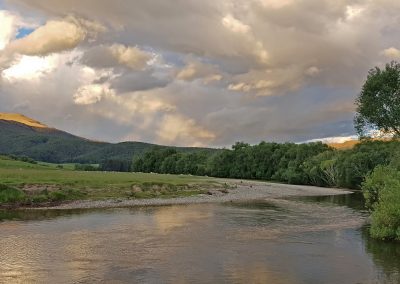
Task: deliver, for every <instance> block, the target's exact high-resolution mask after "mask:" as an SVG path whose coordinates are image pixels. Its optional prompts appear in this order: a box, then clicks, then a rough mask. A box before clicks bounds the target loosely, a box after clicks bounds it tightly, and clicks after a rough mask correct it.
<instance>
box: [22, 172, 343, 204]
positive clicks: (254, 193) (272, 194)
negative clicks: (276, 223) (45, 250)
mask: <svg viewBox="0 0 400 284" xmlns="http://www.w3.org/2000/svg"><path fill="white" fill-rule="evenodd" d="M218 181H220V182H221V184H226V185H227V186H226V188H223V189H221V188H215V189H212V188H211V189H208V190H207V191H206V192H205V193H203V194H198V195H192V196H185V197H176V198H168V197H167V198H145V199H125V198H117V199H105V200H76V201H72V202H65V203H61V204H55V205H50V206H45V207H35V208H31V207H29V209H38V210H43V209H60V210H61V209H92V208H121V207H135V206H160V205H184V204H199V203H223V202H231V201H251V200H261V199H281V198H285V197H291V196H327V195H339V194H350V193H351V191H348V190H344V189H334V188H322V187H313V186H303V185H289V184H277V183H268V182H259V181H244V180H232V179H219V180H218Z"/></svg>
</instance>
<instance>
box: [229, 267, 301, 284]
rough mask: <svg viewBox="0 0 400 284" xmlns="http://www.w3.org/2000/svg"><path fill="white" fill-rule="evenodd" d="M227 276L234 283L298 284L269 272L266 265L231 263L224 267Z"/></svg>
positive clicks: (286, 276)
mask: <svg viewBox="0 0 400 284" xmlns="http://www.w3.org/2000/svg"><path fill="white" fill-rule="evenodd" d="M224 270H225V274H226V275H227V277H228V278H229V279H230V281H231V282H233V283H252V284H258V283H260V284H261V283H274V284H284V283H296V282H295V281H293V280H290V278H289V277H288V275H287V274H286V275H282V274H281V273H278V272H274V271H271V270H269V269H268V268H267V267H266V265H265V263H261V262H260V263H257V262H256V263H247V264H245V265H243V263H229V264H227V265H225V267H224Z"/></svg>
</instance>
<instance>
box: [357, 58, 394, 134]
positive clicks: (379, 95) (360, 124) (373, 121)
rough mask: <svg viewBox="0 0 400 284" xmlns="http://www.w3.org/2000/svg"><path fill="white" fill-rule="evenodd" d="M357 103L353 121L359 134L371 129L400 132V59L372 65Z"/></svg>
mask: <svg viewBox="0 0 400 284" xmlns="http://www.w3.org/2000/svg"><path fill="white" fill-rule="evenodd" d="M356 105H357V114H356V117H355V119H354V123H355V127H356V130H357V132H358V134H359V135H360V137H365V136H368V135H367V134H368V132H369V131H370V130H379V131H381V132H382V133H384V134H395V135H396V136H400V63H398V62H395V61H392V62H391V63H389V64H386V67H385V69H384V70H381V69H380V68H379V67H375V68H374V69H371V70H370V71H369V73H368V77H367V80H366V81H365V83H364V85H363V87H362V90H361V93H360V96H359V97H358V98H357V100H356Z"/></svg>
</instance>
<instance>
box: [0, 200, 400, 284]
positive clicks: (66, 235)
mask: <svg viewBox="0 0 400 284" xmlns="http://www.w3.org/2000/svg"><path fill="white" fill-rule="evenodd" d="M358 200H359V199H358V197H357V196H356V195H346V196H345V195H343V196H336V197H316V198H315V197H314V198H291V199H286V200H275V201H274V200H270V201H257V202H242V203H225V204H197V205H181V206H160V207H144V208H123V209H106V210H105V209H102V210H70V211H34V212H32V211H11V212H10V211H7V212H6V211H3V212H1V211H0V220H1V221H0V283H307V284H310V283H340V284H342V283H400V245H398V244H393V243H384V242H376V241H373V240H371V239H369V238H368V235H367V232H366V230H367V228H366V226H365V225H364V224H365V220H366V216H367V214H366V212H364V211H363V210H362V206H361V205H360V203H359V201H358Z"/></svg>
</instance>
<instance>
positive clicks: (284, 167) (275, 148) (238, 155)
mask: <svg viewBox="0 0 400 284" xmlns="http://www.w3.org/2000/svg"><path fill="white" fill-rule="evenodd" d="M399 150H400V143H399V142H397V141H390V142H383V141H364V142H363V143H360V144H358V145H357V146H355V147H354V148H353V149H349V150H343V151H338V150H334V149H332V148H329V147H328V146H327V145H325V144H322V143H308V144H294V143H284V144H278V143H266V142H261V143H260V144H258V145H254V146H251V145H249V144H246V143H243V142H238V143H236V144H235V145H233V146H232V149H231V150H228V149H224V150H221V151H218V152H214V153H210V152H204V151H200V152H195V153H178V152H176V151H173V150H165V149H161V148H152V149H151V150H149V151H148V152H146V153H145V154H144V155H143V156H142V157H138V158H136V159H134V161H133V163H132V170H133V171H136V172H148V173H150V172H156V173H169V174H192V175H207V176H213V177H221V178H241V179H260V180H270V181H277V182H285V183H292V184H309V185H317V186H333V187H345V188H356V189H358V188H360V186H361V183H362V182H363V181H364V178H365V176H366V175H367V174H369V173H370V172H371V171H372V170H373V169H374V168H375V167H376V166H377V165H387V164H389V162H390V160H391V157H392V156H393V153H395V152H396V151H399Z"/></svg>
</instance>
